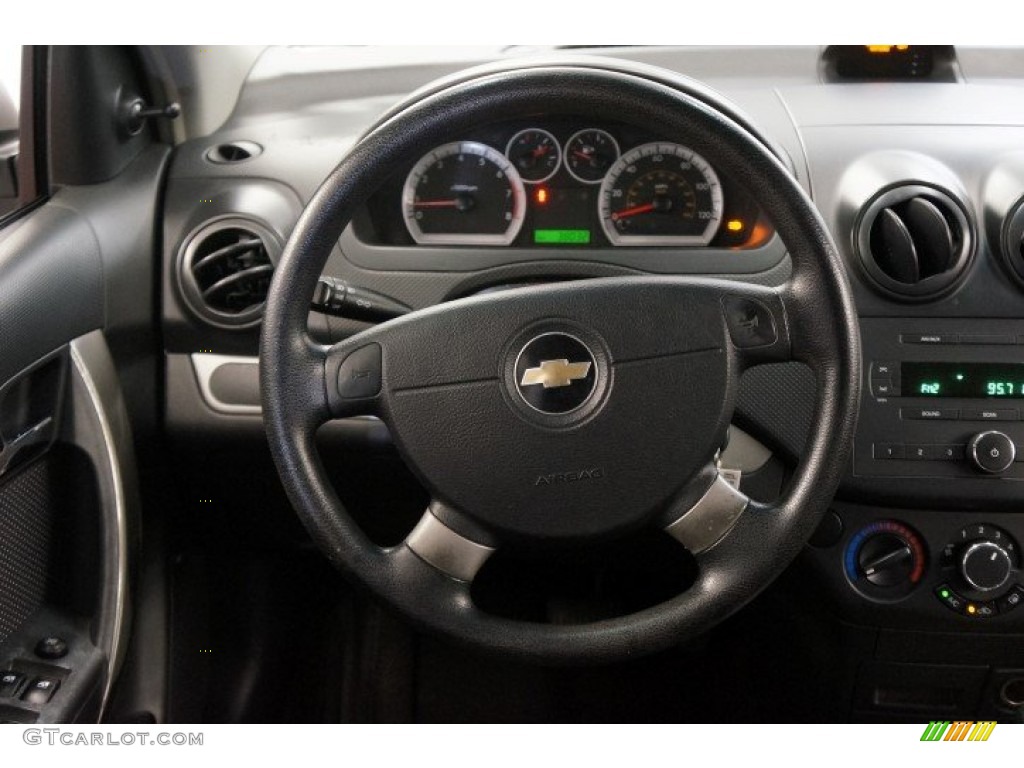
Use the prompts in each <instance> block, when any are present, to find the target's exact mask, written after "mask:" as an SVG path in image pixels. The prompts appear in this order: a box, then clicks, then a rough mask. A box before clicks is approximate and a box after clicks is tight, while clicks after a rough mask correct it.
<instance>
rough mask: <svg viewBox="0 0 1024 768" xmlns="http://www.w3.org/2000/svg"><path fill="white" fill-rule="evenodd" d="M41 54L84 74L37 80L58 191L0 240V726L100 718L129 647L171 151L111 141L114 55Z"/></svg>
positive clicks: (125, 82)
mask: <svg viewBox="0 0 1024 768" xmlns="http://www.w3.org/2000/svg"><path fill="white" fill-rule="evenodd" d="M50 60H51V65H52V64H53V63H54V62H56V63H57V64H60V63H61V62H64V64H68V62H71V63H74V62H79V61H81V62H86V63H90V66H64V67H63V69H62V68H61V66H56V67H52V69H53V71H58V72H61V71H63V72H65V75H64V76H63V78H60V79H57V80H54V79H51V80H50V81H49V83H48V85H47V88H48V92H47V95H48V101H47V103H48V104H49V107H50V109H51V110H52V114H54V115H59V114H61V111H60V110H61V109H62V100H68V101H67V103H66V104H64V107H63V108H66V106H67V104H73V105H78V107H79V111H78V113H77V117H76V120H75V121H70V120H63V121H50V122H49V123H48V124H49V126H50V136H49V140H50V150H51V152H55V153H56V154H55V155H53V157H57V156H59V157H60V159H61V162H60V163H58V164H56V165H54V164H53V163H51V169H52V170H53V171H54V181H55V182H57V183H60V184H62V185H63V186H62V187H61V188H60V189H59V191H57V192H56V193H55V194H53V195H52V197H51V198H50V199H49V200H48V201H47V202H46V204H45V205H42V206H40V207H38V208H36V209H35V210H33V211H31V212H29V213H27V214H26V215H24V216H23V217H22V218H21V219H19V220H17V221H15V222H13V223H11V224H9V225H8V226H6V227H4V228H3V229H0V722H3V721H13V722H22V723H25V722H37V723H51V722H75V721H78V722H90V721H91V722H95V721H97V720H98V719H100V718H101V717H102V716H103V711H104V708H105V706H106V703H107V701H108V700H109V698H110V696H111V690H112V684H113V682H114V681H115V680H116V678H117V675H118V672H119V669H120V667H121V665H122V661H123V659H124V657H125V654H126V649H127V647H128V645H129V641H130V638H131V626H132V625H131V619H132V612H131V596H132V588H133V579H132V565H133V560H134V557H133V553H134V551H135V542H136V540H137V538H138V536H139V527H140V520H141V504H140V494H139V488H138V468H137V464H136V455H137V453H140V454H142V455H145V454H146V452H147V450H149V449H148V446H147V447H146V449H144V450H143V451H141V452H137V451H136V448H135V445H134V442H133V434H132V433H133V429H135V430H139V428H140V427H141V434H142V435H143V436H144V438H145V439H146V442H150V441H149V440H148V438H150V437H152V435H153V434H154V430H155V429H156V424H157V423H158V412H157V407H156V403H157V402H158V398H157V394H156V382H157V381H158V379H159V376H158V374H159V368H158V361H159V359H160V358H159V356H158V355H157V354H156V345H155V343H154V339H155V324H154V318H155V317H156V311H155V307H154V296H155V294H156V291H155V280H154V274H153V265H154V254H155V243H156V233H157V231H158V228H157V226H156V220H157V206H158V203H159V200H160V190H161V186H162V181H163V174H164V169H165V167H166V164H167V159H168V157H169V154H170V153H169V150H168V149H167V148H166V147H165V146H162V145H159V144H156V143H154V142H153V141H152V140H151V138H150V137H149V135H148V134H147V132H143V133H142V134H137V135H136V134H133V135H132V136H131V137H128V138H124V137H122V136H121V135H120V134H119V133H118V132H117V130H116V127H117V124H116V120H115V118H116V115H114V114H108V113H107V112H105V111H104V110H107V111H108V112H109V111H111V110H113V109H114V106H115V105H116V103H117V102H116V100H115V99H114V94H116V93H121V92H124V91H125V89H135V88H137V87H138V85H137V84H138V78H137V77H135V73H133V72H132V66H133V57H132V56H131V55H130V54H129V53H128V52H127V51H125V50H124V49H118V48H109V49H105V48H99V49H61V48H54V49H51V52H50ZM94 65H95V66H94ZM90 78H92V80H90ZM83 79H85V80H89V82H84V81H83ZM69 92H74V98H71V95H69ZM83 121H85V122H89V121H94V123H95V124H92V125H88V126H85V125H83ZM71 126H73V130H72V128H71ZM86 129H87V130H86ZM83 131H84V132H85V133H87V134H88V135H89V136H91V137H93V138H91V139H90V141H89V142H88V144H89V146H88V147H86V146H83V144H82V141H81V138H80V135H81V134H82V132H83ZM100 144H105V146H103V147H100ZM100 149H102V150H103V151H100ZM90 152H91V154H92V155H93V156H95V158H99V160H102V161H103V163H102V168H99V169H97V168H94V167H91V166H90ZM112 158H113V159H116V161H117V162H113V160H112ZM61 168H64V169H65V171H66V170H67V169H68V168H72V169H73V170H74V174H69V173H67V172H62V171H61ZM94 171H95V173H94ZM126 393H130V394H128V395H127V397H126ZM155 666H157V667H159V666H160V663H159V660H157V662H156V665H155ZM5 677H6V678H7V679H8V680H9V681H10V682H11V683H12V684H9V685H7V686H6V687H3V686H2V684H3V682H4V678H5Z"/></svg>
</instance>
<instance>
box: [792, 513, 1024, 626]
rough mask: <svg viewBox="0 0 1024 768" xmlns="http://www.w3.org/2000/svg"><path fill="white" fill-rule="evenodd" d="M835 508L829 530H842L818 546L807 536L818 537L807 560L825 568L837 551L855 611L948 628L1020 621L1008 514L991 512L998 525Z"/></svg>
mask: <svg viewBox="0 0 1024 768" xmlns="http://www.w3.org/2000/svg"><path fill="white" fill-rule="evenodd" d="M836 507H837V508H836V509H835V510H833V511H832V512H831V513H830V514H831V515H832V516H833V520H832V521H830V524H829V525H830V530H836V529H837V528H844V529H845V531H844V533H843V534H842V536H841V537H840V538H839V540H838V541H836V543H835V544H834V545H833V544H829V545H826V546H825V547H822V546H821V545H820V539H816V540H812V541H819V544H818V545H817V546H815V547H814V550H815V551H814V553H813V554H812V557H817V558H818V559H819V561H820V564H821V565H826V563H827V559H825V557H824V555H825V553H826V552H827V551H828V550H829V548H832V551H834V552H835V551H838V553H841V558H840V566H841V571H842V574H843V577H844V578H843V581H844V582H845V586H844V587H843V588H842V593H843V596H844V599H846V600H847V601H852V602H853V603H855V604H856V605H857V606H858V608H859V609H860V610H862V611H868V612H871V611H884V612H886V613H891V612H895V614H897V615H903V616H905V617H914V616H916V617H917V618H919V619H920V618H924V619H926V620H927V621H930V622H932V623H937V624H941V625H947V626H948V624H949V622H957V623H959V622H964V621H967V622H972V621H978V622H985V621H986V620H990V622H989V623H988V626H990V627H997V626H1007V627H1017V626H1018V625H1020V624H1021V623H1024V610H1018V609H1019V608H1020V606H1021V605H1022V604H1024V570H1022V564H1021V553H1020V545H1019V544H1018V536H1020V535H1022V534H1024V521H1017V520H1016V519H1015V516H1014V515H1013V514H1012V513H1011V514H999V513H996V514H995V515H994V517H996V518H998V519H999V524H996V523H993V522H991V521H990V519H988V518H985V519H982V520H980V521H969V520H970V518H971V517H973V515H971V514H970V513H963V512H961V513H949V512H946V513H943V512H925V511H919V510H903V511H902V512H901V513H900V514H898V515H893V516H891V517H890V516H884V517H874V516H873V515H872V514H871V512H872V510H871V509H870V508H865V507H853V506H847V505H842V504H837V505H836ZM892 511H893V512H896V510H892ZM975 520H977V519H976V518H975ZM951 522H952V526H951V525H950V523H951ZM847 526H849V527H847ZM957 526H959V527H957ZM833 562H835V561H833ZM827 581H828V580H826V582H827ZM1015 631H1016V630H1015Z"/></svg>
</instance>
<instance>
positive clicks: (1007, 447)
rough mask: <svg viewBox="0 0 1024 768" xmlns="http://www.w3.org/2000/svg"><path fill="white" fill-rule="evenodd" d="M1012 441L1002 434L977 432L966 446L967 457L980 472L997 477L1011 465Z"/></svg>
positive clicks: (1014, 452)
mask: <svg viewBox="0 0 1024 768" xmlns="http://www.w3.org/2000/svg"><path fill="white" fill-rule="evenodd" d="M1016 453H1017V451H1016V449H1015V448H1014V445H1013V441H1012V440H1011V439H1010V438H1009V437H1007V436H1006V435H1004V434H1003V433H1002V432H996V431H994V430H993V431H990V432H979V433H978V434H976V435H975V436H974V437H972V438H971V442H969V443H968V444H967V456H968V457H969V458H970V459H971V461H972V462H974V466H976V467H977V468H978V469H980V470H981V471H982V472H988V473H989V474H993V475H998V474H999V473H1000V472H1005V471H1006V470H1008V469H1009V468H1010V467H1011V466H1012V465H1013V460H1014V458H1015V457H1016Z"/></svg>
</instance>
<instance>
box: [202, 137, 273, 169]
mask: <svg viewBox="0 0 1024 768" xmlns="http://www.w3.org/2000/svg"><path fill="white" fill-rule="evenodd" d="M261 152H263V147H261V146H260V145H259V144H257V143H256V142H254V141H229V142H226V143H224V144H218V145H217V146H215V147H211V148H210V149H209V150H208V151H207V152H206V159H207V160H209V161H210V162H211V163H217V164H218V165H234V164H235V163H242V162H245V161H246V160H251V159H252V158H254V157H256V156H257V155H258V154H260V153H261Z"/></svg>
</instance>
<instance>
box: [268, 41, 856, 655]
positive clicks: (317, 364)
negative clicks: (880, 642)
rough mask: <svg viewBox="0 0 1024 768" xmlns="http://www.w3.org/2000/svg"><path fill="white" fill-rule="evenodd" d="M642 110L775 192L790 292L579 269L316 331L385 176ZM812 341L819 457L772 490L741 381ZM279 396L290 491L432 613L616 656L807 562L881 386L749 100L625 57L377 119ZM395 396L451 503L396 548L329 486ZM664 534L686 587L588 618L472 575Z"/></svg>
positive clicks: (274, 346) (426, 468) (312, 246)
mask: <svg viewBox="0 0 1024 768" xmlns="http://www.w3.org/2000/svg"><path fill="white" fill-rule="evenodd" d="M567 113H571V114H573V115H576V116H583V117H592V118H594V119H596V120H600V119H601V118H616V119H626V120H628V121H631V122H633V123H636V124H639V125H643V126H645V127H646V128H648V129H649V130H650V131H651V132H652V133H656V134H658V135H661V136H664V137H666V138H667V139H670V140H674V141H679V142H681V143H683V144H685V145H686V146H688V147H691V148H692V149H693V150H694V151H696V152H697V153H699V154H700V155H701V156H703V157H704V158H706V159H707V160H708V161H709V162H710V163H711V164H712V165H713V166H714V167H716V168H717V169H718V170H719V171H721V172H722V173H725V174H727V175H728V176H730V177H731V178H733V179H735V180H737V181H738V182H740V183H742V184H744V185H745V186H746V188H747V189H748V190H749V191H750V192H751V193H752V194H753V195H754V196H755V197H756V199H757V200H758V201H759V203H760V205H761V207H762V209H763V210H764V211H765V213H766V214H767V215H768V217H769V218H770V219H771V221H772V223H773V224H774V226H775V229H776V231H777V232H778V233H779V235H780V236H781V237H782V239H783V241H784V242H785V244H786V246H787V248H788V251H789V254H790V257H791V260H792V274H791V277H790V279H789V280H788V281H787V282H786V283H785V284H784V285H783V286H781V287H779V288H765V287H759V286H755V285H751V284H746V283H743V282H735V281H723V280H713V279H701V278H689V277H653V276H652V277H621V278H607V279H593V280H586V281H577V282H569V283H557V284H552V285H547V286H540V287H532V288H527V289H517V290H508V291H502V292H496V293H492V294H487V295H480V296H476V297H472V298H468V299H463V300H458V301H452V302H450V303H446V304H443V305H440V306H436V307H432V308H429V309H425V310H422V311H419V312H415V313H413V314H410V315H408V316H405V317H403V318H400V319H398V320H394V321H392V322H389V323H385V324H383V325H380V326H377V327H375V328H371V329H369V330H367V331H365V332H363V333H360V334H358V335H357V336H354V337H352V338H349V339H346V340H345V341H343V342H340V343H338V344H335V345H333V346H331V347H324V346H321V345H318V344H316V343H314V342H313V341H312V340H311V339H310V338H309V335H308V333H307V330H306V321H307V314H308V308H309V304H310V299H311V297H312V295H313V291H314V288H315V286H316V283H317V279H318V277H319V276H320V273H321V271H322V269H323V267H324V264H325V263H326V261H327V257H328V255H329V253H330V252H331V249H332V248H334V247H335V246H336V244H337V242H338V238H339V237H340V235H341V233H342V230H343V229H344V227H345V226H346V225H347V224H348V223H349V221H350V220H351V218H352V216H353V214H354V213H355V212H356V211H357V209H358V208H359V206H361V205H362V204H364V203H365V201H366V200H367V198H368V197H369V196H370V194H371V193H372V192H373V191H374V190H375V189H376V187H377V185H378V184H379V180H380V179H382V178H386V177H388V176H390V175H391V174H393V173H395V172H396V171H398V170H399V169H401V168H402V167H408V166H409V165H411V164H412V163H413V162H414V161H415V160H416V159H417V158H418V157H420V156H421V155H423V154H424V153H426V152H427V151H429V150H430V149H432V148H433V147H435V146H437V145H439V144H442V143H445V142H447V141H450V140H451V138H452V137H453V136H456V137H457V136H460V135H463V134H465V133H466V132H468V131H470V130H471V129H473V128H474V127H477V126H479V125H480V124H483V123H488V122H492V121H495V120H500V119H503V118H510V117H517V116H522V115H525V114H567ZM785 360H799V361H803V362H805V363H806V364H808V365H809V366H810V367H811V368H812V369H813V371H814V374H815V376H816V380H817V399H816V404H815V413H814V418H813V421H812V430H811V434H810V436H809V438H808V440H807V445H806V448H805V455H804V456H803V457H802V458H801V461H800V464H799V466H798V468H797V470H796V472H795V474H794V475H793V477H792V479H791V481H790V482H789V484H788V486H787V489H786V490H785V493H784V495H783V496H782V497H781V498H780V499H779V500H778V501H776V502H775V503H773V504H770V505H764V504H760V503H756V502H754V501H752V500H750V499H748V498H747V497H745V496H744V495H743V494H742V493H740V492H739V491H737V490H735V489H734V488H733V487H732V486H731V485H730V484H728V483H727V482H725V481H724V480H723V479H722V478H721V477H720V475H719V474H718V471H717V469H716V463H715V459H716V454H717V451H718V449H719V448H720V446H721V445H722V443H723V440H724V437H725V433H726V430H727V428H728V426H729V423H730V420H731V417H732V413H733V406H734V401H735V396H736V390H737V382H738V379H739V376H740V374H741V373H742V371H744V370H745V369H747V368H749V367H751V366H756V365H760V364H764V363H769V362H778V361H785ZM261 384H262V392H263V414H264V419H265V422H266V428H267V433H268V436H269V440H270V447H271V450H272V453H273V456H274V460H275V461H276V463H277V467H278V470H279V472H280V474H281V478H282V480H283V482H284V486H285V488H286V490H287V492H288V495H289V497H290V499H291V502H292V504H293V505H294V506H295V509H296V510H297V512H298V513H299V515H300V517H301V518H302V520H303V522H304V523H305V525H306V526H307V528H308V529H309V531H310V533H311V534H312V536H313V539H314V540H315V541H316V543H317V544H318V545H319V546H320V547H321V549H322V550H323V551H324V553H325V554H326V555H327V557H328V558H329V559H330V560H331V561H332V562H333V563H334V564H335V565H336V566H337V567H338V568H340V569H341V570H342V571H344V572H345V573H346V574H349V575H350V576H351V577H352V578H353V579H355V580H356V581H357V582H359V583H361V584H363V585H365V586H366V587H368V588H369V589H370V590H371V591H372V592H373V593H374V594H375V595H377V596H378V597H379V598H381V599H382V600H384V601H385V602H387V603H389V604H390V605H392V606H393V607H394V608H396V609H397V610H398V611H400V612H401V613H402V614H404V615H405V616H407V617H408V618H409V619H411V620H412V621H413V622H414V623H415V624H416V625H418V626H419V627H421V628H424V629H427V630H432V631H436V632H439V633H441V634H443V635H446V636H448V637H450V638H453V639H456V640H459V641H462V642H464V643H468V644H470V645H472V646H475V647H478V648H482V649H490V650H494V651H498V652H501V653H504V654H506V655H512V656H515V657H518V658H522V659H531V660H539V661H546V662H569V661H575V662H578V661H581V660H589V661H609V660H614V659H621V658H625V657H629V656H634V655H637V654H639V653H643V652H650V651H654V650H657V649H661V648H665V647H667V646H669V645H671V644H674V643H677V642H680V641H682V640H684V639H686V638H688V637H691V636H694V635H696V634H698V633H701V632H704V631H706V630H707V629H709V628H710V627H712V626H713V625H714V624H715V623H717V622H719V621H721V620H722V619H724V618H725V617H726V616H728V615H729V614H731V613H732V612H734V611H736V610H737V609H738V608H740V607H741V606H742V605H744V604H745V603H746V602H747V601H749V600H750V599H751V598H752V597H753V596H754V595H756V594H757V593H758V592H759V591H760V590H761V589H763V588H764V587H765V586H767V585H768V584H769V583H770V582H771V581H772V580H773V579H774V578H775V577H776V576H778V575H779V574H780V573H781V572H782V570H783V569H784V568H785V567H786V566H787V565H788V564H789V563H790V561H791V560H792V559H793V558H794V557H795V556H796V554H797V552H798V551H799V550H800V548H801V547H802V546H803V544H804V543H805V542H806V540H807V539H808V538H809V536H810V534H811V533H812V532H813V530H814V528H815V526H816V525H817V523H818V521H819V519H820V517H821V514H822V513H823V511H824V509H825V508H826V506H827V504H828V503H829V501H830V499H831V497H832V494H833V493H834V491H835V489H836V486H837V485H838V482H839V480H840V478H841V476H842V473H843V470H844V467H845V462H846V458H847V451H848V446H849V445H850V443H851V441H852V436H853V429H854V422H855V419H856V413H857V406H858V402H859V392H860V344H859V337H858V332H857V322H856V314H855V311H854V306H853V301H852V298H851V294H850V289H849V285H848V283H847V280H846V277H845V272H844V269H843V265H842V262H841V259H840V257H839V255H838V253H837V251H836V248H835V245H834V244H833V242H832V239H831V237H830V235H829V233H828V231H827V229H826V227H825V225H824V223H823V222H822V220H821V218H820V217H819V215H818V213H817V211H816V210H815V208H814V205H813V204H812V202H811V201H810V200H809V199H808V197H807V196H806V195H805V194H804V192H803V190H802V189H801V188H800V186H799V185H798V184H797V182H796V181H795V180H794V179H793V177H792V176H791V175H790V173H789V171H788V170H787V169H786V167H785V166H784V165H783V164H782V163H781V162H780V161H779V159H778V157H776V155H775V154H773V152H772V151H771V150H770V149H769V148H768V147H767V146H766V144H765V143H764V142H763V141H762V140H761V139H759V138H758V137H757V136H756V134H755V133H754V132H753V129H752V128H751V126H750V125H749V123H746V122H744V120H743V118H742V116H740V115H739V114H738V113H737V112H736V111H735V110H734V109H733V108H731V107H729V106H728V105H727V104H726V103H725V102H723V101H722V100H721V99H720V98H718V97H716V96H715V95H714V94H712V93H710V92H708V91H707V90H705V89H703V88H701V87H700V86H698V85H696V84H694V83H692V82H691V81H687V80H685V79H681V78H678V77H676V76H674V75H671V74H669V73H665V72H661V71H655V70H650V69H646V68H640V67H631V66H627V65H625V64H624V63H622V62H615V63H611V62H609V61H604V60H594V61H589V60H588V61H582V62H581V61H580V60H575V61H566V62H561V63H559V62H546V63H542V64H536V63H534V64H528V65H508V64H506V65H504V66H503V67H502V68H499V69H498V70H497V71H483V72H477V73H475V74H469V75H464V76H461V77H458V78H454V79H452V80H450V81H447V82H442V83H441V84H439V85H438V86H436V87H433V88H430V89H428V90H426V91H423V92H421V93H420V94H418V95H416V96H415V97H414V98H411V99H410V100H408V101H407V102H406V103H405V104H404V105H402V106H401V107H400V108H398V109H396V110H394V111H392V112H391V113H390V114H389V116H388V117H387V119H386V120H384V121H382V122H381V123H380V124H379V125H378V126H377V127H376V128H375V129H374V130H372V131H371V132H369V133H368V134H367V135H366V136H364V137H363V139H362V140H361V141H359V142H358V144H356V146H354V147H353V148H352V150H351V151H350V152H349V153H348V154H347V155H346V156H345V158H344V159H343V160H342V161H341V163H340V164H339V165H338V167H337V168H336V169H335V170H334V171H333V173H331V175H330V176H329V177H328V178H327V180H326V181H325V182H324V183H323V185H322V186H321V187H320V189H319V191H318V192H317V193H316V195H315V196H314V197H313V199H312V200H311V201H310V203H309V205H308V207H307V208H306V210H305V212H304V213H303V215H302V217H301V218H300V220H299V222H298V224H297V226H296V227H295V230H294V232H293V234H292V236H291V239H290V240H289V242H288V245H287V247H286V248H285V251H284V254H283V256H282V258H281V260H280V263H279V265H278V267H277V271H276V274H275V277H274V280H273V283H272V285H271V289H270V296H269V299H268V301H267V307H266V314H265V318H264V322H263V334H262V347H261ZM356 414H373V415H377V416H379V417H380V418H382V419H383V420H384V421H385V422H386V424H387V426H388V427H389V429H390V431H391V434H392V436H393V438H394V441H395V443H396V445H397V447H398V450H399V451H400V453H401V455H402V456H403V458H404V459H405V461H406V462H407V463H408V464H409V466H410V467H411V468H412V469H413V471H414V472H415V473H416V475H417V476H418V478H419V479H420V480H421V481H422V483H423V485H424V486H425V487H426V488H427V489H428V490H429V492H430V493H431V495H432V498H433V499H434V500H433V501H432V502H431V504H430V506H429V508H428V509H427V510H426V511H425V513H424V514H423V517H422V519H421V520H420V522H419V524H418V525H417V526H416V528H415V530H414V531H413V532H412V533H411V534H410V535H409V536H408V538H407V539H406V541H405V542H404V543H402V544H400V545H398V546H396V547H391V548H381V547H378V546H376V545H375V544H373V543H372V542H371V541H370V540H369V539H368V538H367V537H366V535H365V534H364V533H363V532H362V531H361V530H360V529H359V527H358V526H357V525H356V524H355V523H354V522H353V520H352V518H351V517H350V516H349V515H348V514H347V513H346V511H345V509H344V507H343V506H342V504H341V502H340V501H339V499H338V497H337V496H336V494H335V492H334V490H333V488H332V487H331V485H330V483H329V482H328V480H327V479H326V473H325V471H324V468H323V466H322V464H321V460H320V457H319V455H318V453H317V451H316V448H315V445H314V433H315V431H316V429H317V428H318V427H319V426H320V425H321V424H323V423H324V422H325V421H327V420H330V419H335V418H342V417H346V416H353V415H356ZM644 526H655V527H659V528H663V529H664V530H665V531H667V532H668V533H669V534H670V535H672V536H674V537H675V538H676V539H678V540H679V541H680V542H682V543H683V544H684V545H685V546H686V547H687V548H688V549H689V550H690V551H691V552H692V553H693V554H694V555H695V557H696V562H697V566H698V569H699V573H698V575H697V577H696V580H695V582H694V583H693V585H692V586H691V587H690V588H689V589H688V590H686V591H685V592H683V593H682V594H680V595H678V596H676V597H674V598H672V599H670V600H668V601H666V602H663V603H661V604H659V605H656V606H654V607H651V608H648V609H645V610H642V611H640V612H638V613H634V614H631V615H628V616H623V617H619V618H615V619H610V620H604V621H598V622H593V623H587V624H575V625H563V624H559V625H552V624H541V623H531V622H524V621H515V620H511V619H506V618H501V617H498V616H495V615H492V614H489V613H485V612H484V611H482V610H481V609H479V608H478V607H477V606H476V605H474V603H473V601H472V599H471V595H470V585H471V583H472V580H473V578H474V575H475V574H476V573H477V571H478V569H479V568H480V567H481V565H482V564H483V563H484V562H485V561H486V560H487V558H488V557H489V556H490V555H491V554H492V553H493V552H494V551H495V550H496V549H497V548H499V547H501V546H502V545H503V544H506V543H510V542H515V544H516V545H517V546H519V547H530V546H546V545H550V544H552V543H558V542H581V541H591V540H597V539H613V538H614V537H617V536H623V535H625V534H627V533H630V532H634V531H637V530H639V529H642V528H643V527H644Z"/></svg>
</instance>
